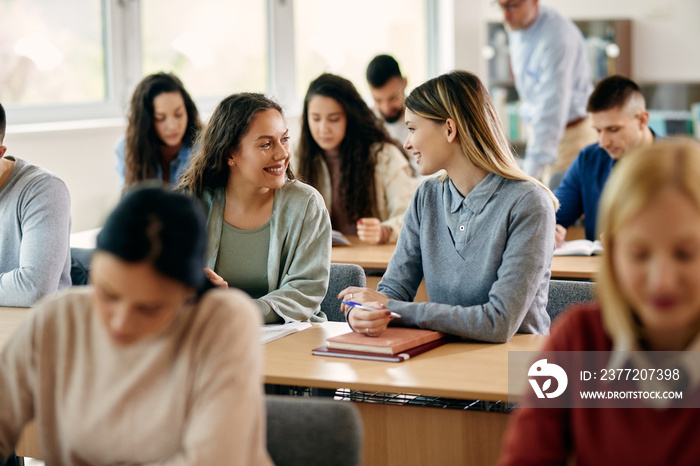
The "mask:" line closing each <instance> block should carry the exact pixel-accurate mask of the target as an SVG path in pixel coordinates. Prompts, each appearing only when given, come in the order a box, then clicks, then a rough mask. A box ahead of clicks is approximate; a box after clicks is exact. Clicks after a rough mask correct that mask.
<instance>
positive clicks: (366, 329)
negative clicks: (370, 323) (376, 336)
mask: <svg viewBox="0 0 700 466" xmlns="http://www.w3.org/2000/svg"><path fill="white" fill-rule="evenodd" d="M365 335H369V327H367V328H365Z"/></svg>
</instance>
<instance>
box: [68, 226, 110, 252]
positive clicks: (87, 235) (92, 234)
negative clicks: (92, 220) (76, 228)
mask: <svg viewBox="0 0 700 466" xmlns="http://www.w3.org/2000/svg"><path fill="white" fill-rule="evenodd" d="M101 230H102V228H101V227H100V228H93V229H92V230H86V231H81V232H78V233H72V234H71V235H70V247H72V248H93V249H94V248H95V245H96V244H97V235H98V233H99V232H100V231H101Z"/></svg>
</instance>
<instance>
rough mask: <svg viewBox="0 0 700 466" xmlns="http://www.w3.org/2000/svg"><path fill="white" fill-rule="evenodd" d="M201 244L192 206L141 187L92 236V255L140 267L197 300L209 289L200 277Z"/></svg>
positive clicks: (200, 224) (197, 209) (201, 219)
mask: <svg viewBox="0 0 700 466" xmlns="http://www.w3.org/2000/svg"><path fill="white" fill-rule="evenodd" d="M206 241H207V237H206V217H205V214H204V211H203V209H202V206H201V204H200V203H199V201H198V200H196V199H194V198H192V197H189V196H186V195H184V194H180V193H176V192H173V191H168V190H166V189H163V188H162V187H160V186H152V185H151V183H149V182H145V183H142V184H137V185H135V187H132V188H131V189H130V190H129V191H127V193H126V194H125V195H124V197H123V198H122V200H121V202H119V204H118V205H117V207H116V208H115V209H114V211H112V213H111V214H110V216H109V217H108V218H107V221H106V222H105V225H104V227H103V228H102V231H100V234H99V235H97V249H98V250H100V251H106V252H109V253H111V254H114V255H115V256H117V257H118V258H120V259H122V260H124V261H127V262H141V261H145V262H147V263H149V264H150V265H152V266H153V268H154V269H156V270H157V271H158V272H160V273H162V274H163V275H165V276H167V277H170V278H172V279H174V280H177V281H178V282H180V283H183V284H184V285H187V286H190V287H192V288H194V289H196V290H197V291H198V292H199V294H200V295H201V294H202V293H204V292H205V291H207V290H208V289H210V288H212V286H213V285H212V284H211V282H210V281H209V280H208V279H207V277H206V275H205V274H204V267H205V262H204V253H205V249H206Z"/></svg>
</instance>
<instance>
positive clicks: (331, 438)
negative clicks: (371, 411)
mask: <svg viewBox="0 0 700 466" xmlns="http://www.w3.org/2000/svg"><path fill="white" fill-rule="evenodd" d="M265 403H266V405H267V451H268V452H269V453H270V456H271V457H272V461H273V462H274V463H275V465H277V466H285V465H290V466H291V465H294V466H296V465H302V464H303V465H305V466H314V465H319V466H320V465H323V466H326V465H330V464H332V465H335V466H356V465H359V464H360V462H361V461H362V438H363V429H362V419H361V418H360V414H359V411H358V409H357V407H356V406H355V405H354V404H352V403H350V402H347V401H333V400H328V399H319V398H308V397H306V398H302V397H293V396H275V395H267V396H266V397H265Z"/></svg>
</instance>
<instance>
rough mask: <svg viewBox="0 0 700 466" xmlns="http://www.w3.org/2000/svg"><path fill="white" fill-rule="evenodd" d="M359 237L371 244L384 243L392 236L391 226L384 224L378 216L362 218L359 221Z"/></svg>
mask: <svg viewBox="0 0 700 466" xmlns="http://www.w3.org/2000/svg"><path fill="white" fill-rule="evenodd" d="M357 237H358V238H360V240H361V241H364V242H365V243H369V244H384V243H386V242H387V241H389V238H390V237H391V228H389V227H387V226H385V225H382V224H381V222H380V220H379V219H378V218H361V219H360V220H358V221H357Z"/></svg>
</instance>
